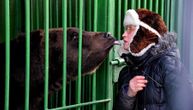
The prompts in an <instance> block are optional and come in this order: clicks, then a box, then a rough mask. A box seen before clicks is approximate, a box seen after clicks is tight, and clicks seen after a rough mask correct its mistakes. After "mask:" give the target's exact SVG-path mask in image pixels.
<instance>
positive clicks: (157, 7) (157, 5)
mask: <svg viewBox="0 0 193 110" xmlns="http://www.w3.org/2000/svg"><path fill="white" fill-rule="evenodd" d="M158 10H159V1H158V0H155V12H156V13H158Z"/></svg>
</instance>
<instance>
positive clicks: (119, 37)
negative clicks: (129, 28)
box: [117, 0, 122, 39]
mask: <svg viewBox="0 0 193 110" xmlns="http://www.w3.org/2000/svg"><path fill="white" fill-rule="evenodd" d="M117 22H118V23H117V24H118V25H117V31H118V32H117V36H118V39H121V26H122V23H121V0H118V19H117Z"/></svg>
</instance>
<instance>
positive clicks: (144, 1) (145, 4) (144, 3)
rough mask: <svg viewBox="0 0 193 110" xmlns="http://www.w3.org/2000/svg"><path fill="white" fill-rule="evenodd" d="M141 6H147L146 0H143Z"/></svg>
mask: <svg viewBox="0 0 193 110" xmlns="http://www.w3.org/2000/svg"><path fill="white" fill-rule="evenodd" d="M143 8H147V0H143Z"/></svg>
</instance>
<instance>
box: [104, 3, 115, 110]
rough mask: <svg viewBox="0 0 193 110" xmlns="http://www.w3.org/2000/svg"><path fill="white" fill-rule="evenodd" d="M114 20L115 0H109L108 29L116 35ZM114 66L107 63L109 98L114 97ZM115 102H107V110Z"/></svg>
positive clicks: (109, 58)
mask: <svg viewBox="0 0 193 110" xmlns="http://www.w3.org/2000/svg"><path fill="white" fill-rule="evenodd" d="M114 22H115V2H114V0H108V20H107V30H108V31H109V32H111V33H112V34H113V35H114V26H115V25H114ZM112 55H113V54H112V52H110V54H109V57H108V60H107V62H108V63H109V62H110V61H111V60H112V57H113V56H112ZM112 73H113V72H112V66H110V65H109V64H108V65H107V87H106V88H107V98H109V99H113V93H112V91H113V86H112ZM112 106H113V102H112V101H110V102H108V103H107V110H112Z"/></svg>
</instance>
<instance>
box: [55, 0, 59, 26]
mask: <svg viewBox="0 0 193 110" xmlns="http://www.w3.org/2000/svg"><path fill="white" fill-rule="evenodd" d="M55 8H56V27H58V26H59V23H58V9H59V6H58V0H56V7H55Z"/></svg>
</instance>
